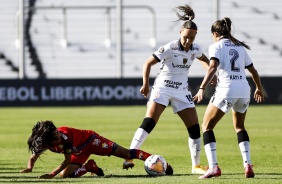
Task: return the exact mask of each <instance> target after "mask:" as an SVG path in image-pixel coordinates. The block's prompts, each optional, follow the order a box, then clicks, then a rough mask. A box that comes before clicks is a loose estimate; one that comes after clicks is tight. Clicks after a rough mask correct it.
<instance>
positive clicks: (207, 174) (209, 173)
mask: <svg viewBox="0 0 282 184" xmlns="http://www.w3.org/2000/svg"><path fill="white" fill-rule="evenodd" d="M218 176H221V170H220V168H219V167H218V166H215V167H214V168H213V169H208V170H207V171H206V172H205V174H204V175H202V176H200V177H199V179H205V178H212V177H218Z"/></svg>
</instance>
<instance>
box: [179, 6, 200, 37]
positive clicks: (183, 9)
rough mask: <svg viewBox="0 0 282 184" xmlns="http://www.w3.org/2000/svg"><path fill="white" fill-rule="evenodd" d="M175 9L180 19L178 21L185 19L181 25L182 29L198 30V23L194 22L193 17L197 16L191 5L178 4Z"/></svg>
mask: <svg viewBox="0 0 282 184" xmlns="http://www.w3.org/2000/svg"><path fill="white" fill-rule="evenodd" d="M174 10H175V13H176V15H177V17H178V20H176V21H180V20H183V21H185V22H184V24H183V25H182V26H181V28H182V29H193V30H195V31H197V30H198V28H197V25H196V24H195V23H194V22H193V19H194V18H195V13H194V10H193V9H192V8H191V7H190V6H189V5H184V6H178V7H176V8H175V9H174Z"/></svg>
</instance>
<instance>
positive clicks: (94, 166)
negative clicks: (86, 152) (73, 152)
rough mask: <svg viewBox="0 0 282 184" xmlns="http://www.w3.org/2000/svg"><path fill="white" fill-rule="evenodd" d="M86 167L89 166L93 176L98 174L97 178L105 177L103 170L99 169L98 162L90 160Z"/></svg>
mask: <svg viewBox="0 0 282 184" xmlns="http://www.w3.org/2000/svg"><path fill="white" fill-rule="evenodd" d="M86 165H87V166H88V168H89V170H90V172H91V175H94V174H96V175H97V176H104V175H105V174H104V172H103V170H102V169H101V168H99V167H98V166H97V164H96V162H95V161H94V160H92V159H91V160H88V162H87V163H86Z"/></svg>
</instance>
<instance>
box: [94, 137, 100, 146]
mask: <svg viewBox="0 0 282 184" xmlns="http://www.w3.org/2000/svg"><path fill="white" fill-rule="evenodd" d="M100 142H101V140H100V139H96V138H95V139H94V140H93V143H92V145H95V146H98V145H99V144H100Z"/></svg>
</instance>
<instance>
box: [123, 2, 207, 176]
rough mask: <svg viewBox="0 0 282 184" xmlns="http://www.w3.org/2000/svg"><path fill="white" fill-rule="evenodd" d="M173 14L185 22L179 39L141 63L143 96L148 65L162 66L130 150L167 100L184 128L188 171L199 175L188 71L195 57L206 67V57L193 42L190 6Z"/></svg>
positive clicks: (201, 169) (144, 135) (143, 136)
mask: <svg viewBox="0 0 282 184" xmlns="http://www.w3.org/2000/svg"><path fill="white" fill-rule="evenodd" d="M176 14H177V16H178V18H179V19H178V20H177V21H179V20H184V21H185V22H184V24H183V25H182V27H181V29H180V39H179V40H174V41H172V42H170V43H167V44H166V45H164V46H162V47H160V49H159V50H158V51H156V52H154V53H153V55H152V56H151V57H149V58H148V59H147V61H146V62H145V63H144V66H143V86H142V87H141V89H140V92H141V93H142V94H143V96H144V97H148V96H149V88H150V86H149V75H150V70H151V67H152V66H153V65H155V64H156V63H161V64H162V65H161V68H160V73H159V74H158V76H157V77H156V79H155V83H154V85H153V87H152V92H151V94H150V97H149V101H148V104H147V112H146V115H145V118H144V120H143V122H142V124H141V126H140V127H139V128H138V129H137V131H136V132H135V135H134V137H133V139H132V142H131V145H130V149H139V148H140V147H141V145H142V144H143V143H144V141H145V139H146V138H147V136H148V134H149V133H150V132H151V131H152V130H153V128H154V127H155V125H156V124H157V122H158V120H159V118H160V116H161V114H162V112H163V111H164V110H165V108H166V107H167V106H168V104H169V102H170V103H171V106H172V109H173V111H174V113H177V114H178V116H179V117H180V118H181V120H182V121H183V122H184V124H185V126H186V128H187V130H188V134H189V139H188V144H189V148H190V154H191V159H192V173H194V174H203V173H205V170H206V169H205V168H204V167H202V166H200V151H201V139H200V126H199V123H198V116H197V112H196V109H195V104H194V102H193V97H192V95H191V92H190V91H189V85H188V73H189V68H190V67H191V65H192V63H193V61H194V60H195V58H197V59H198V60H199V61H200V62H201V64H202V65H203V66H204V68H206V69H207V68H208V63H209V60H208V58H207V57H206V56H205V55H204V54H203V52H202V49H201V47H200V46H199V45H198V44H196V43H193V42H194V40H195V37H196V35H197V30H198V29H197V25H196V24H195V23H194V22H193V21H192V20H193V19H194V17H195V14H194V11H193V9H192V8H191V7H190V6H188V5H185V6H179V7H177V8H176ZM129 167H131V168H132V167H134V163H133V162H132V161H131V160H125V161H124V163H123V168H124V169H128V168H129Z"/></svg>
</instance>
